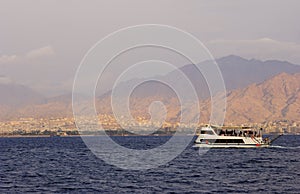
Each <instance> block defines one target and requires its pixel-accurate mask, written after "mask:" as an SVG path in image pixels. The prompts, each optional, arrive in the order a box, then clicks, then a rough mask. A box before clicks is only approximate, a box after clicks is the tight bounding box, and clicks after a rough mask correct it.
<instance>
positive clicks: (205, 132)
mask: <svg viewBox="0 0 300 194" xmlns="http://www.w3.org/2000/svg"><path fill="white" fill-rule="evenodd" d="M201 134H208V135H214V132H212V131H201Z"/></svg>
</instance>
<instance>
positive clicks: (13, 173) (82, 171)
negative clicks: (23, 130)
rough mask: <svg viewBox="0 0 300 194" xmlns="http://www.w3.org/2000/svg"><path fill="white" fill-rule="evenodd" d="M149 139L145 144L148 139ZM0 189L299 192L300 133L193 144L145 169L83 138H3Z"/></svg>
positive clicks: (129, 140) (138, 143) (139, 144)
mask: <svg viewBox="0 0 300 194" xmlns="http://www.w3.org/2000/svg"><path fill="white" fill-rule="evenodd" d="M168 139H169V137H114V140H115V141H116V142H118V143H120V144H122V145H124V146H127V147H131V148H137V149H143V148H147V149H149V147H150V148H151V147H155V145H160V144H162V143H164V142H165V141H167V140H168ZM145 142H147V143H145ZM0 148H1V152H0V161H1V163H0V169H1V170H0V192H1V193H18V192H19V193H24V192H38V193H94V192H101V193H124V192H130V193H133V192H134V193H155V192H163V193H214V192H215V193H229V192H233V193H248V192H249V193H299V192H300V170H299V168H300V156H299V153H300V136H289V135H287V136H283V137H281V138H280V139H278V141H276V142H275V144H274V146H273V147H271V148H260V149H211V150H209V151H208V152H207V153H205V154H204V155H199V150H198V149H196V148H193V147H192V144H191V146H189V147H188V148H187V149H186V150H185V151H184V152H183V153H182V154H181V155H179V156H178V157H177V158H175V159H174V160H173V161H171V162H169V163H167V164H165V165H163V166H161V167H159V168H155V169H150V170H144V171H132V170H123V169H120V168H117V167H115V166H111V165H109V164H106V163H105V162H103V161H102V160H101V159H98V158H97V157H95V156H94V155H93V153H92V152H91V151H90V150H89V149H88V148H87V147H86V146H85V144H84V143H83V141H82V140H81V138H80V137H60V138H0Z"/></svg>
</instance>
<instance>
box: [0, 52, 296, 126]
mask: <svg viewBox="0 0 300 194" xmlns="http://www.w3.org/2000/svg"><path fill="white" fill-rule="evenodd" d="M203 63H206V62H203ZM217 63H218V65H219V67H220V69H221V72H222V74H223V78H224V82H225V86H226V89H227V92H228V94H227V101H228V107H227V114H226V121H227V122H235V123H243V122H263V121H265V120H272V119H285V118H287V119H291V120H297V119H298V118H300V89H299V88H300V66H298V65H294V64H291V63H288V62H282V61H276V60H269V61H259V60H255V59H252V60H247V59H244V58H241V57H238V56H234V55H230V56H227V57H223V58H220V59H217ZM200 65H201V64H200ZM181 70H182V71H183V72H184V73H185V74H186V75H187V77H189V78H190V80H191V82H192V84H193V85H194V86H195V88H196V91H197V93H198V95H199V101H200V103H201V107H202V109H201V111H202V112H201V114H202V115H201V118H202V119H203V120H204V121H206V120H207V119H208V115H209V111H208V110H209V106H210V102H209V100H207V97H209V90H208V88H207V85H206V82H205V80H204V78H203V76H201V74H199V72H198V71H197V70H196V68H195V67H194V66H193V65H185V66H183V67H182V68H181ZM176 74H177V72H170V73H169V74H167V75H166V76H164V79H168V80H175V81H177V80H176V77H177V75H176ZM199 75H200V76H199ZM129 85H130V81H129V82H128V83H122V84H121V86H120V87H124V88H125V89H126V87H127V86H129ZM182 87H184V86H182ZM0 92H1V96H0V119H1V120H6V119H14V118H18V117H62V116H72V106H71V94H66V95H62V96H58V97H54V98H50V99H49V98H44V97H43V96H42V95H40V94H38V93H37V92H35V91H33V90H32V89H30V88H28V87H25V86H20V85H16V84H11V83H3V84H0ZM153 100H161V101H163V102H164V103H165V104H166V107H167V108H168V111H169V112H168V117H169V119H170V120H175V119H176V118H175V117H177V115H178V101H177V99H176V96H175V93H174V91H172V90H171V89H170V88H169V87H167V86H165V85H163V84H159V83H157V82H147V83H144V84H143V85H141V86H140V87H138V88H136V89H135V90H134V92H133V94H132V100H131V104H132V106H131V107H132V109H131V111H132V114H133V115H138V114H148V108H147V107H148V106H149V104H150V103H151V102H152V101H153ZM109 102H110V98H109V95H107V94H106V95H102V96H100V97H98V98H97V107H98V110H99V113H108V114H109V113H111V108H110V106H109Z"/></svg>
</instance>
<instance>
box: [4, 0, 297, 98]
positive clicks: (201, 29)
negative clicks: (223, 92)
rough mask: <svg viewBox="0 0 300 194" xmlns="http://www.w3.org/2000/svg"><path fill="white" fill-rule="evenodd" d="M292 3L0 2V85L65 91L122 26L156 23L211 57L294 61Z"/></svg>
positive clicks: (284, 0) (208, 0)
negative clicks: (191, 38) (190, 38)
mask: <svg viewBox="0 0 300 194" xmlns="http://www.w3.org/2000/svg"><path fill="white" fill-rule="evenodd" d="M299 18H300V1H298V0H244V1H240V0H223V1H221V0H220V1H212V0H206V1H201V0H195V1H183V0H182V1H176V0H169V1H162V0H160V1H153V0H151V1H141V0H131V1H122V0H120V1H115V0H107V1H68V0H65V1H59V0H57V1H55V0H45V1H38V0H36V1H33V0H24V1H16V0H0V24H1V30H0V82H8V81H9V80H11V81H14V82H16V83H22V84H25V85H29V86H31V87H33V88H35V89H36V90H39V91H40V92H43V93H45V94H48V95H54V94H59V93H64V92H68V91H70V90H71V86H72V82H73V77H74V74H75V72H76V68H77V66H78V65H79V63H80V61H81V59H82V58H83V56H84V54H85V53H86V52H87V50H88V49H89V48H90V47H91V46H93V45H94V44H95V43H96V42H97V41H98V40H100V39H101V38H103V37H104V36H106V35H107V34H109V33H111V32H113V31H115V30H118V29H120V28H123V27H127V26H131V25H137V24H145V23H157V24H166V25H171V26H174V27H177V28H181V29H183V30H185V31H188V32H190V33H191V34H193V35H195V36H196V37H197V38H198V39H200V40H201V41H203V43H204V44H205V45H206V46H207V47H208V48H209V50H210V51H211V53H212V54H213V56H215V57H220V56H225V55H229V54H235V55H240V56H242V57H246V58H258V59H263V60H265V59H279V60H287V61H290V62H293V63H297V64H300V54H299V53H300V25H299Z"/></svg>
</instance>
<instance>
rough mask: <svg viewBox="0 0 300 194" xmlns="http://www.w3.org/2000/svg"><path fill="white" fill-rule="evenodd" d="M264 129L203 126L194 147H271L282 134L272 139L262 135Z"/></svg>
mask: <svg viewBox="0 0 300 194" xmlns="http://www.w3.org/2000/svg"><path fill="white" fill-rule="evenodd" d="M262 131H263V129H262V128H260V129H256V128H253V127H238V126H222V127H221V126H213V125H207V126H206V127H202V128H201V130H200V134H199V136H198V137H197V139H196V140H195V145H194V147H201V148H259V147H269V146H270V145H271V144H272V142H274V141H275V140H276V139H277V138H279V137H280V136H281V135H282V134H281V135H278V136H276V137H275V138H273V139H272V140H271V139H269V138H263V137H262Z"/></svg>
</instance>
